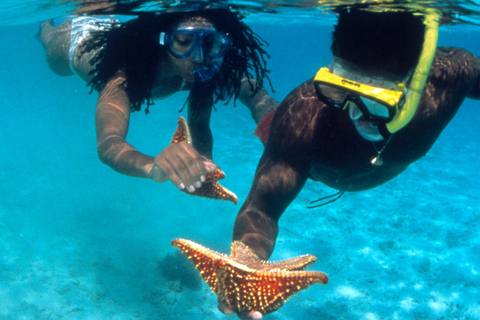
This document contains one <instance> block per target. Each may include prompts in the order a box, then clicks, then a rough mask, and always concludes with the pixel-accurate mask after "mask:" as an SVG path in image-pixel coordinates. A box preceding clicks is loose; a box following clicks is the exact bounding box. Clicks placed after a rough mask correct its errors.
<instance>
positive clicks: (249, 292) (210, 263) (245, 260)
mask: <svg viewBox="0 0 480 320" xmlns="http://www.w3.org/2000/svg"><path fill="white" fill-rule="evenodd" d="M172 246H174V247H177V248H179V249H180V251H181V252H182V253H183V254H185V255H186V256H187V257H188V259H189V260H190V261H191V262H192V263H193V264H194V265H195V267H196V268H197V269H198V270H199V271H200V275H201V276H202V278H203V279H204V280H205V282H206V283H207V284H208V286H209V287H210V289H212V291H213V292H214V293H215V294H216V295H217V296H218V298H219V299H220V300H221V301H222V302H223V303H225V304H226V305H227V306H228V307H230V308H231V309H233V310H234V311H236V312H245V311H246V312H253V311H258V312H260V313H262V314H263V315H265V314H267V313H270V312H273V311H275V310H277V309H278V308H280V307H281V306H282V305H283V303H284V302H285V301H287V300H288V299H289V298H290V297H291V296H292V295H293V294H296V293H297V292H298V291H300V290H303V289H306V288H308V287H309V286H311V285H313V284H315V283H321V284H327V282H328V277H327V275H326V274H325V273H323V272H317V271H303V270H305V268H306V267H307V266H309V265H310V264H312V263H314V262H315V261H316V260H317V259H316V258H315V256H313V255H302V256H298V257H295V258H292V259H289V260H284V261H280V262H267V261H263V260H260V259H259V258H258V257H257V256H256V255H255V253H254V252H253V251H252V250H251V249H250V248H249V247H248V246H246V245H245V244H244V243H242V242H240V241H234V242H233V243H232V248H231V254H230V256H227V255H225V254H222V253H218V252H215V251H213V250H210V249H208V248H206V247H204V246H201V245H199V244H197V243H195V242H193V241H190V240H186V239H174V240H172Z"/></svg>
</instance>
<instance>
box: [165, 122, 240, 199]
mask: <svg viewBox="0 0 480 320" xmlns="http://www.w3.org/2000/svg"><path fill="white" fill-rule="evenodd" d="M182 141H186V142H188V143H189V144H192V138H191V136H190V130H189V128H188V125H187V121H185V118H183V117H180V118H178V127H177V130H175V133H174V134H173V138H172V143H179V142H182ZM224 178H225V173H224V172H223V171H222V170H220V169H217V170H215V171H213V172H207V174H206V179H205V182H204V183H202V186H201V187H200V188H197V189H195V191H194V192H188V191H186V189H182V191H183V192H185V193H187V194H192V195H195V196H199V197H205V198H211V199H219V200H226V201H232V202H233V204H237V202H238V198H237V196H236V195H235V194H234V193H233V192H232V191H230V190H228V189H227V188H225V187H223V186H222V185H220V184H219V183H218V182H217V181H218V180H222V179H224Z"/></svg>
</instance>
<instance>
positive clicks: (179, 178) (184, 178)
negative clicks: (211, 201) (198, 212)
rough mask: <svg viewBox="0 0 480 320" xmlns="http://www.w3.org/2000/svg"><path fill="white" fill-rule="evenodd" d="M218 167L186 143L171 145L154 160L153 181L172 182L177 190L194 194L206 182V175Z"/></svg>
mask: <svg viewBox="0 0 480 320" xmlns="http://www.w3.org/2000/svg"><path fill="white" fill-rule="evenodd" d="M216 169H218V166H217V165H216V164H215V163H214V162H212V161H211V160H207V159H206V158H205V157H202V156H201V155H200V154H199V153H198V152H197V150H195V148H194V147H192V146H191V145H190V144H188V143H187V142H185V141H182V142H178V143H170V145H169V146H168V147H166V148H165V149H163V151H162V152H161V153H159V154H158V155H157V156H156V157H155V160H154V164H153V168H152V179H153V180H155V181H157V182H165V181H167V180H170V181H171V182H172V183H173V184H174V185H175V186H176V187H177V188H179V189H187V191H189V192H194V191H195V189H198V188H200V187H201V186H202V183H203V182H205V179H206V173H207V172H213V171H215V170H216Z"/></svg>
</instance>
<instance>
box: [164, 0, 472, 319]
mask: <svg viewBox="0 0 480 320" xmlns="http://www.w3.org/2000/svg"><path fill="white" fill-rule="evenodd" d="M439 19H440V16H439V13H438V12H436V11H434V10H430V9H427V10H425V11H421V12H412V11H407V10H403V11H401V10H390V11H385V12H379V11H368V9H366V8H363V9H355V8H351V9H349V10H339V16H338V23H337V25H336V26H335V28H334V32H333V43H332V47H331V48H332V52H333V59H332V60H331V62H330V64H329V65H328V66H326V67H322V68H320V70H319V71H318V72H317V74H316V75H315V77H314V78H312V79H310V80H308V81H306V82H304V83H302V84H301V85H300V86H298V87H297V88H296V89H294V90H293V91H292V92H291V93H290V94H289V95H288V96H287V97H286V98H285V99H284V100H283V102H282V103H281V105H280V106H279V107H278V108H277V109H276V110H274V111H273V112H274V114H273V113H272V114H270V115H267V116H266V117H265V118H264V119H263V120H262V121H260V123H259V126H258V128H257V129H258V130H257V132H258V133H259V135H260V138H261V139H262V141H263V142H264V143H265V150H264V152H263V154H262V157H261V159H260V162H259V164H258V166H257V169H256V173H255V176H254V181H253V184H252V186H251V189H250V192H249V194H248V196H247V199H246V200H245V202H244V204H243V205H242V207H241V209H240V211H239V213H238V215H237V218H236V221H235V225H234V229H233V241H234V242H233V245H232V254H231V258H224V260H225V261H223V262H222V261H220V262H216V263H212V264H211V267H209V268H210V269H209V270H203V271H202V274H206V275H212V274H214V275H217V278H216V280H215V281H218V282H219V283H218V284H216V291H215V290H214V292H216V293H217V292H218V293H217V294H218V298H219V304H218V308H219V310H220V311H222V312H223V313H226V314H233V313H236V314H237V315H238V316H239V317H240V318H242V319H247V318H249V319H261V318H262V317H263V316H264V315H265V314H268V313H270V312H274V311H275V310H278V308H280V307H281V306H282V304H283V302H284V301H285V300H286V298H288V297H289V296H290V294H291V291H292V289H291V288H292V287H293V288H294V289H295V288H299V289H301V288H303V286H304V283H302V282H301V280H302V279H301V277H300V276H298V273H296V274H294V275H292V276H291V278H290V280H288V282H287V284H288V285H289V286H286V285H285V283H282V282H281V279H282V278H281V277H282V276H284V275H287V274H288V273H287V272H288V271H289V270H302V269H277V270H273V271H272V272H270V271H268V272H267V271H263V269H262V268H264V267H265V266H268V265H267V264H266V262H263V261H262V262H260V263H259V262H258V261H257V260H255V259H254V258H252V253H248V255H247V257H242V256H240V255H239V252H238V250H236V249H235V248H237V247H242V246H243V247H245V245H246V246H247V247H248V248H249V250H251V251H253V253H254V254H255V255H256V258H258V259H260V260H264V261H266V260H268V259H269V258H270V256H271V255H272V252H273V250H274V247H275V242H276V239H277V236H278V232H279V227H278V221H279V219H280V217H281V216H282V214H283V213H284V211H285V210H286V209H287V207H288V206H289V205H290V203H291V202H292V201H293V200H294V199H295V198H296V197H297V195H298V194H299V192H300V191H301V190H302V188H303V186H304V185H305V183H306V181H307V179H312V180H315V181H319V182H322V183H324V184H326V185H328V186H329V187H332V188H335V189H337V190H339V191H340V192H345V191H361V190H366V189H369V188H374V187H376V186H379V185H381V184H383V183H385V182H387V181H389V180H391V179H393V178H395V177H396V176H398V175H399V174H400V173H402V172H403V171H404V170H405V169H406V168H407V167H408V166H409V165H410V164H412V163H414V162H415V161H417V160H418V159H420V158H421V157H423V156H424V155H425V154H426V153H427V152H428V151H429V149H430V148H431V147H432V145H433V144H434V143H435V141H436V139H437V138H438V137H439V135H440V134H441V132H442V130H443V129H445V127H446V126H447V124H448V123H449V121H450V120H451V119H452V118H453V117H454V115H455V113H456V112H457V110H458V109H459V108H460V105H461V104H462V102H463V101H464V99H466V98H471V99H480V60H479V59H478V58H477V57H475V56H474V55H473V54H471V53H470V52H467V51H465V50H462V49H459V48H450V47H445V48H440V47H439V48H437V37H438V24H439ZM172 244H173V245H175V246H176V247H178V248H180V249H181V250H184V248H187V249H188V250H189V252H191V248H194V249H195V248H201V247H200V246H198V245H196V244H191V243H188V242H185V241H183V240H174V241H173V243H172ZM234 249H235V250H234ZM249 250H245V249H244V250H243V251H249ZM198 251H200V252H205V255H210V256H213V257H215V254H212V253H211V251H207V250H204V249H198ZM195 257H197V256H195ZM207 258H208V257H207ZM207 258H205V259H204V260H207V261H208V259H207ZM197 259H199V258H198V257H197ZM210 259H211V258H210ZM296 259H297V260H295V261H300V260H301V257H298V258H296ZM199 260H200V261H202V263H203V260H201V259H199ZM232 261H233V262H232ZM252 262H253V263H252ZM222 264H225V265H226V266H227V267H228V269H226V271H224V270H223V269H222V268H223V267H218V266H219V265H220V266H221V265H222ZM202 266H209V265H207V264H206V263H203V264H202ZM258 266H260V268H259V267H258ZM284 266H285V264H284ZM301 266H302V267H304V266H305V264H302V265H301ZM294 267H295V266H294ZM295 268H296V267H295ZM217 269H218V270H217ZM264 269H265V268H264ZM229 270H234V271H235V272H230V273H228V271H229ZM258 270H261V271H258ZM296 272H298V271H296ZM317 274H318V273H317ZM305 277H306V278H305V279H304V280H305V281H307V280H309V279H308V277H307V276H305ZM260 278H261V279H263V280H262V281H260V280H259V279H260ZM209 280H210V282H211V283H215V282H214V281H213V280H211V279H209ZM310 280H311V279H310ZM325 280H326V279H325ZM312 281H316V282H317V283H319V282H320V283H326V282H325V281H320V280H315V279H313V280H312ZM252 287H255V288H257V289H256V290H253V289H251V288H252ZM252 291H256V292H258V295H259V296H260V297H258V299H257V300H260V301H256V300H255V299H253V297H252V296H251V295H250V294H249V293H251V292H252ZM254 296H255V297H256V295H254Z"/></svg>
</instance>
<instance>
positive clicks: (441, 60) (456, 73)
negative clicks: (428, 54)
mask: <svg viewBox="0 0 480 320" xmlns="http://www.w3.org/2000/svg"><path fill="white" fill-rule="evenodd" d="M432 70H433V76H434V78H435V79H436V80H437V81H446V82H456V83H458V81H460V83H462V82H464V81H467V82H470V81H472V80H473V79H476V78H478V76H479V74H480V61H479V60H478V58H477V57H476V56H475V55H474V54H472V53H471V52H469V51H467V50H464V49H461V48H455V47H439V48H437V52H436V55H435V60H434V61H433V64H432Z"/></svg>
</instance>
